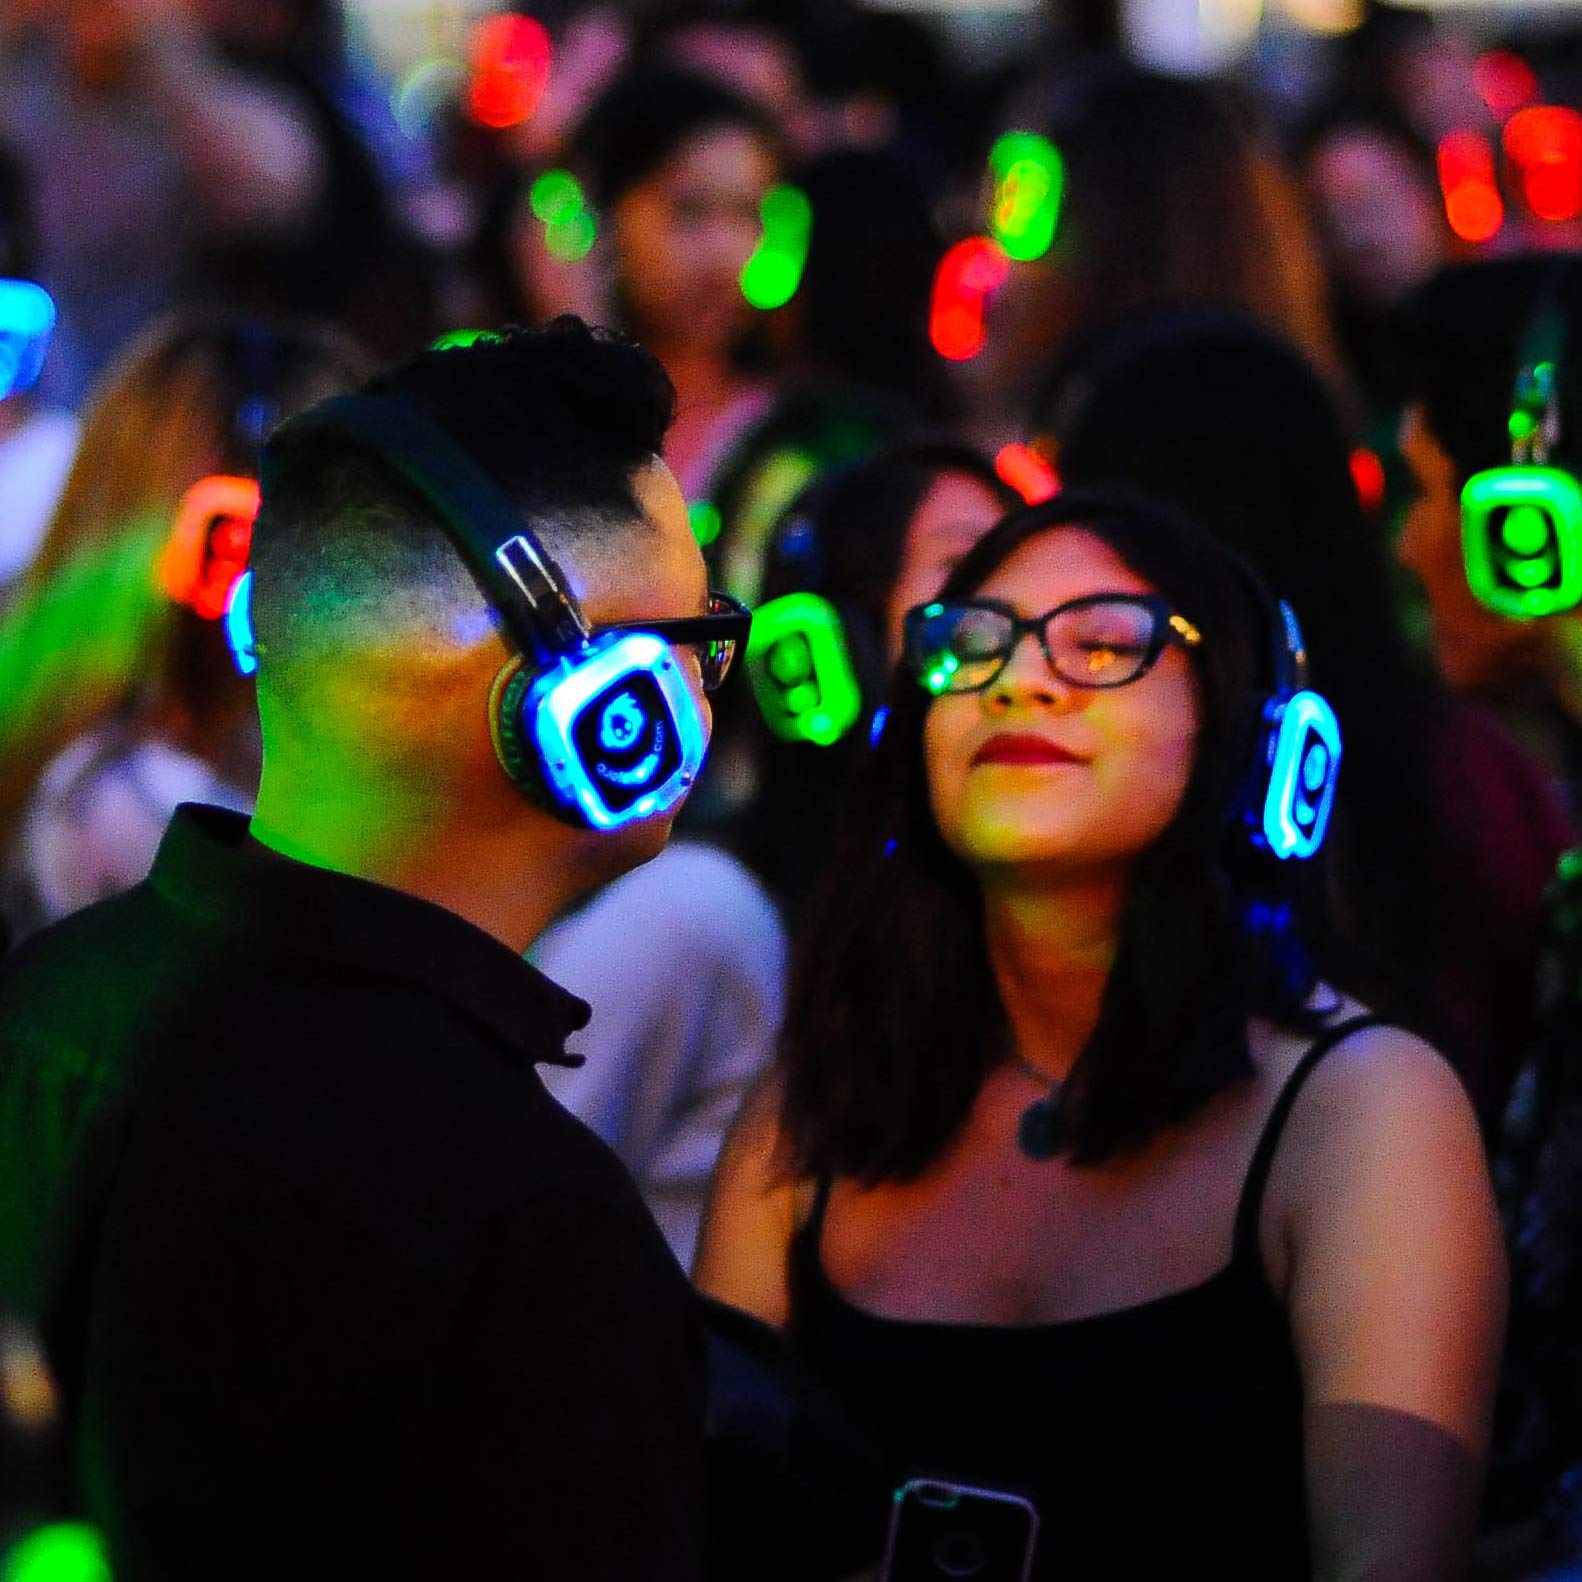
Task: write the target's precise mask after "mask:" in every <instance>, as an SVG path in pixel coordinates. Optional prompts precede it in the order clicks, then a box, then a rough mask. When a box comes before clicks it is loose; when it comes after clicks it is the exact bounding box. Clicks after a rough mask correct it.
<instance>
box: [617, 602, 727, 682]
mask: <svg viewBox="0 0 1582 1582" xmlns="http://www.w3.org/2000/svg"><path fill="white" fill-rule="evenodd" d="M752 622H753V617H752V611H751V610H749V609H748V608H747V606H746V605H745V604H743V603H741V602H740V600H738V599H733V598H732V597H731V596H730V595H729V594H728V593H711V594H710V595H709V607H708V612H707V613H706V614H704V615H685V616H681V617H679V618H678V619H676V620H670V621H621V622H619V623H617V624H616V625H614V626H601V627H600V628H599V631H600V633H601V634H602V633H604V632H651V633H652V634H653V635H654V636H655V637H662V638H664V640H665V641H666V642H667V643H675V644H678V645H688V646H690V647H693V648H695V649H697V651H698V665H699V668H700V669H701V670H702V672H703V690H704V691H705V692H717V691H718V690H719V688H720V686H721V685H722V684H723V682H724V680H725V678H726V677H727V676H728V675H729V674H730V673H731V666H732V665H734V664H735V663H736V656H737V655H738V654H739V653H740V652H741V651H742V650H743V649H744V648H745V647H746V646H747V634H748V632H749V631H750V630H751V629H752Z"/></svg>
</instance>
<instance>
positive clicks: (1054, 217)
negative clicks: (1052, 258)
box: [989, 132, 1066, 263]
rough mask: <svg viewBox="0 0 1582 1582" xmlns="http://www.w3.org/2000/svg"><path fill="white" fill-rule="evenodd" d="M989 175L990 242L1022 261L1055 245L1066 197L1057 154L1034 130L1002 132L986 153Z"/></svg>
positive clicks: (1058, 153)
mask: <svg viewBox="0 0 1582 1582" xmlns="http://www.w3.org/2000/svg"><path fill="white" fill-rule="evenodd" d="M989 171H990V174H991V175H992V176H993V178H994V192H993V195H992V196H991V198H990V200H989V230H990V232H991V233H992V234H993V236H994V239H995V241H997V242H998V243H999V244H1000V246H1001V247H1003V248H1004V249H1005V251H1006V253H1007V254H1008V255H1009V256H1010V257H1012V258H1015V259H1018V260H1020V261H1021V262H1022V263H1031V262H1032V261H1033V260H1034V259H1037V258H1042V257H1043V256H1044V254H1045V253H1047V252H1048V251H1049V248H1050V246H1051V244H1052V243H1053V242H1054V239H1055V229H1056V227H1057V226H1058V225H1059V223H1060V205H1061V201H1062V199H1063V198H1064V196H1065V187H1066V167H1065V161H1064V160H1063V159H1061V157H1060V150H1059V149H1057V148H1056V147H1055V145H1054V144H1053V143H1051V142H1050V141H1049V139H1048V138H1047V137H1040V136H1039V135H1038V133H1036V132H1007V133H1005V135H1004V136H1003V137H1001V138H999V139H998V140H997V141H996V142H995V145H994V147H993V148H992V149H991V150H990V151H989Z"/></svg>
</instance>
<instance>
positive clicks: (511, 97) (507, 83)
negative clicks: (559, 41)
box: [467, 13, 554, 131]
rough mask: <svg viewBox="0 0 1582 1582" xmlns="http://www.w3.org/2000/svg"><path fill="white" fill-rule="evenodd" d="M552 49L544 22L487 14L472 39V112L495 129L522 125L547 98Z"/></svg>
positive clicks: (469, 102)
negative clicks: (546, 91) (545, 90)
mask: <svg viewBox="0 0 1582 1582" xmlns="http://www.w3.org/2000/svg"><path fill="white" fill-rule="evenodd" d="M553 53H554V52H553V49H552V47H551V45H550V42H549V34H548V33H547V32H546V31H545V29H544V25H543V23H542V22H536V21H534V20H533V18H532V17H530V16H516V15H513V14H511V13H507V14H505V15H503V16H491V17H485V18H484V20H483V21H481V22H479V23H478V24H477V26H476V27H474V28H473V30H472V34H471V37H470V38H469V40H468V55H469V56H470V57H471V60H472V81H471V83H470V84H469V86H468V89H467V113H468V114H469V115H470V116H471V117H472V118H473V120H475V121H477V122H478V123H479V124H480V125H482V126H488V127H493V128H494V129H495V130H496V131H499V130H502V129H503V128H505V127H509V126H520V125H521V123H522V122H523V121H526V120H528V119H529V118H530V117H531V116H532V114H533V112H534V111H535V110H537V108H538V105H539V101H540V100H541V99H542V98H543V97H544V89H545V88H546V87H547V86H548V85H549V67H550V62H551V59H552V57H553Z"/></svg>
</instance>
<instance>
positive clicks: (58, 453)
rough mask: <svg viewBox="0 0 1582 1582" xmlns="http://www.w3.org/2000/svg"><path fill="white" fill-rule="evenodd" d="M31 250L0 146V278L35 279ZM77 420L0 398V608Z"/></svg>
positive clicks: (15, 176)
mask: <svg viewBox="0 0 1582 1582" xmlns="http://www.w3.org/2000/svg"><path fill="white" fill-rule="evenodd" d="M37 253H38V249H37V239H36V236H35V233H34V225H33V204H32V194H31V193H30V192H29V190H28V185H27V176H26V173H25V172H24V170H23V168H22V166H21V164H20V162H18V161H17V160H15V159H14V158H12V157H11V155H10V154H9V153H7V152H6V150H5V149H4V148H0V280H27V281H32V282H35V283H36V282H37V280H38V257H37ZM47 360H48V358H47V356H46V361H47ZM77 428H78V426H77V420H76V418H75V417H74V416H73V415H72V414H71V413H70V412H69V411H67V410H66V409H65V408H64V407H59V406H54V405H52V404H50V403H49V402H47V401H43V400H40V398H39V397H38V395H37V393H36V391H34V390H31V389H29V390H21V391H15V392H13V393H12V394H10V395H9V396H6V397H5V398H4V399H0V609H4V607H5V604H6V602H7V589H8V588H9V586H10V584H11V583H13V582H14V581H15V580H16V578H17V576H18V574H19V573H21V572H22V571H23V570H24V569H25V568H26V566H27V563H28V562H29V561H30V560H31V559H32V558H33V555H34V552H35V551H36V550H37V549H38V545H39V540H40V539H42V538H43V536H44V529H45V526H46V525H47V524H48V522H49V518H50V513H51V512H52V511H53V510H54V509H55V502H56V501H57V500H58V499H59V498H60V491H61V489H62V487H63V486H64V485H65V482H66V473H67V470H68V469H69V468H70V466H71V459H72V456H73V455H74V454H75V453H76V449H77Z"/></svg>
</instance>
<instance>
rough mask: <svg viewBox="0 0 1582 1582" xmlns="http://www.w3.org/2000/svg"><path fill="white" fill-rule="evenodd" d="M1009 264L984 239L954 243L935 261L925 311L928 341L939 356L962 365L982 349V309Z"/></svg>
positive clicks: (1003, 254)
mask: <svg viewBox="0 0 1582 1582" xmlns="http://www.w3.org/2000/svg"><path fill="white" fill-rule="evenodd" d="M1010 272H1011V261H1010V259H1009V258H1008V257H1007V256H1006V252H1005V249H1004V248H1003V247H1001V246H1000V244H999V243H998V242H993V241H990V240H989V238H988V237H987V236H969V237H968V238H967V239H966V241H964V242H957V243H956V245H955V246H954V247H952V248H951V249H950V251H949V252H948V253H946V254H945V256H944V257H943V258H941V259H940V261H939V268H938V269H937V270H936V271H935V273H934V295H933V300H932V303H931V305H930V308H929V317H928V338H929V340H930V341H931V342H932V343H933V346H934V350H935V351H937V352H938V353H939V355H940V356H941V357H948V358H949V359H950V360H951V361H952V362H964V361H966V360H967V359H968V358H969V357H976V356H977V355H978V353H979V352H980V351H982V350H983V307H984V303H985V302H986V301H987V300H988V297H989V294H990V293H991V292H993V291H997V290H998V289H999V288H1000V287H1001V286H1003V285H1004V284H1005V281H1006V278H1007V277H1008V276H1009V274H1010Z"/></svg>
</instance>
